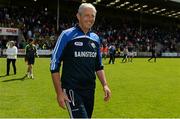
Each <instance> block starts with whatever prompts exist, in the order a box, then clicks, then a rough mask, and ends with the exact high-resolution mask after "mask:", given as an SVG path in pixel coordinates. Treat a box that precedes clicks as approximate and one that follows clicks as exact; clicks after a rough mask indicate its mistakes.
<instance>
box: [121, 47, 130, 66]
mask: <svg viewBox="0 0 180 119" xmlns="http://www.w3.org/2000/svg"><path fill="white" fill-rule="evenodd" d="M128 52H129V51H128V47H127V46H125V47H124V49H123V59H122V63H126V62H127V56H128Z"/></svg>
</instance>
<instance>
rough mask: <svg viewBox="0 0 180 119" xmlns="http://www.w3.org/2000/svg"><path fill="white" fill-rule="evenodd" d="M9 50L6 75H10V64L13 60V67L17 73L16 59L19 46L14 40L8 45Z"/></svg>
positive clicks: (7, 51)
mask: <svg viewBox="0 0 180 119" xmlns="http://www.w3.org/2000/svg"><path fill="white" fill-rule="evenodd" d="M6 47H7V50H6V55H7V70H6V75H7V76H9V71H10V64H11V62H12V65H13V69H14V74H16V59H17V53H18V50H17V47H16V46H15V42H14V41H9V42H8V43H7V45H6Z"/></svg>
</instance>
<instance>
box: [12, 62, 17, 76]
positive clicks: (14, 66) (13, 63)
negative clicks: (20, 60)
mask: <svg viewBox="0 0 180 119" xmlns="http://www.w3.org/2000/svg"><path fill="white" fill-rule="evenodd" d="M12 65H13V70H14V74H16V59H12Z"/></svg>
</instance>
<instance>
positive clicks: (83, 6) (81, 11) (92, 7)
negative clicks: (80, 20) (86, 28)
mask: <svg viewBox="0 0 180 119" xmlns="http://www.w3.org/2000/svg"><path fill="white" fill-rule="evenodd" d="M85 8H91V9H93V11H94V13H95V15H96V13H97V11H96V8H95V7H94V6H93V5H92V4H91V3H82V4H81V5H80V6H79V9H78V13H79V14H81V13H83V10H84V9H85Z"/></svg>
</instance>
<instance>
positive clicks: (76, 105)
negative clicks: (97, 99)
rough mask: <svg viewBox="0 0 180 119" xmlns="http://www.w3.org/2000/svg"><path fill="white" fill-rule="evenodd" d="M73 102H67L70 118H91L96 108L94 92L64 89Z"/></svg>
mask: <svg viewBox="0 0 180 119" xmlns="http://www.w3.org/2000/svg"><path fill="white" fill-rule="evenodd" d="M64 93H66V95H67V96H68V98H69V99H70V101H71V102H66V107H67V109H68V112H69V115H70V118H91V116H92V113H93V107H94V90H72V89H64Z"/></svg>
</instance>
